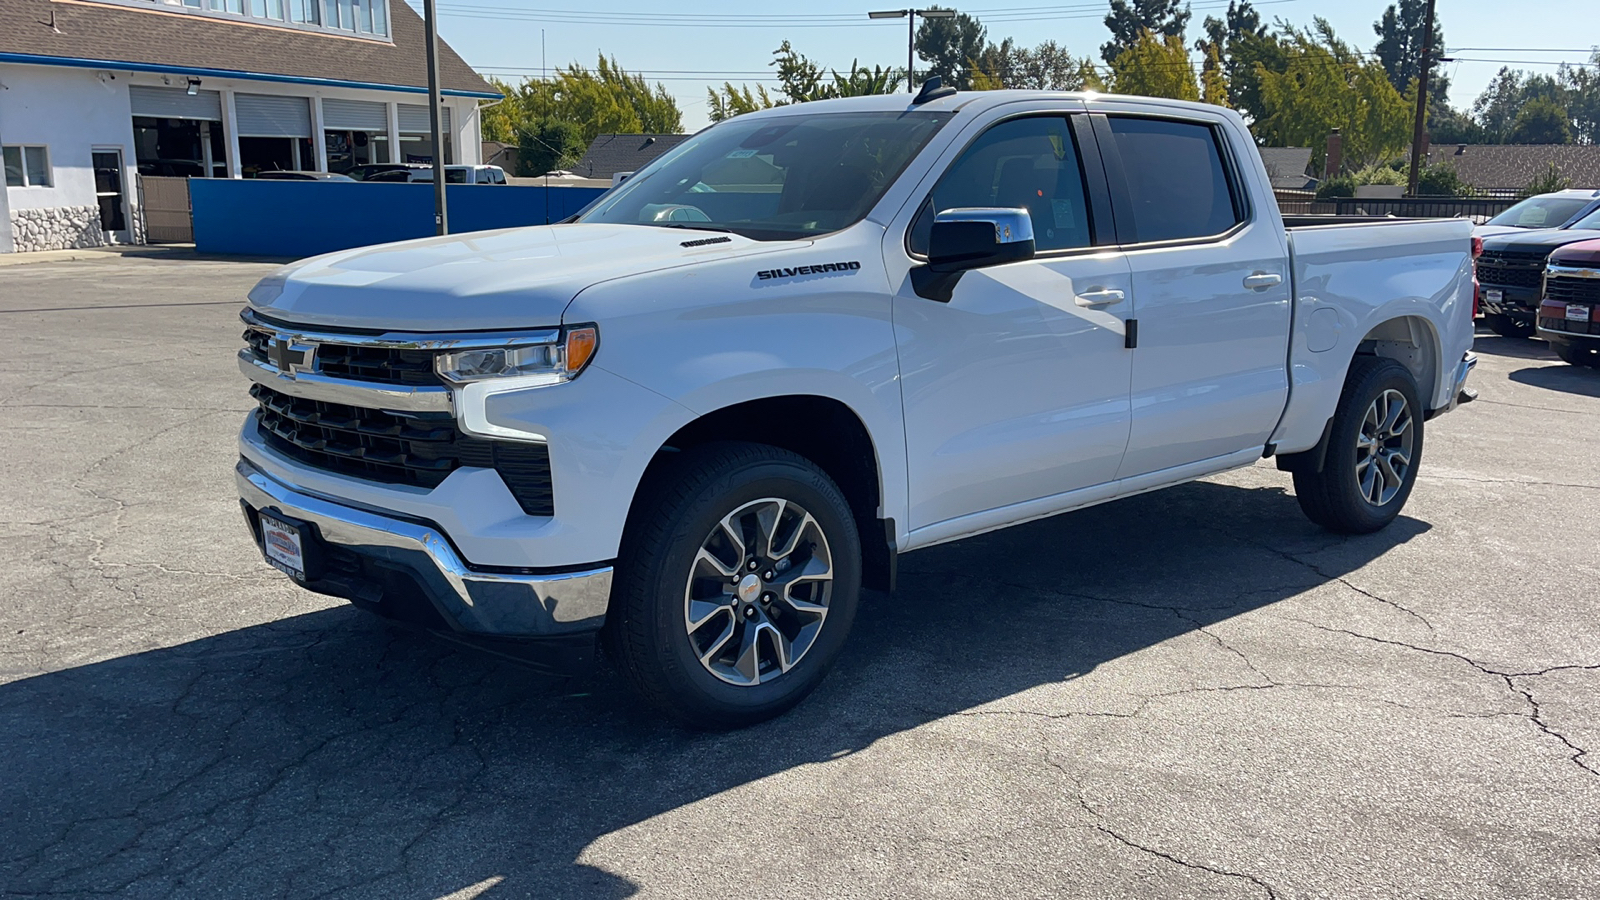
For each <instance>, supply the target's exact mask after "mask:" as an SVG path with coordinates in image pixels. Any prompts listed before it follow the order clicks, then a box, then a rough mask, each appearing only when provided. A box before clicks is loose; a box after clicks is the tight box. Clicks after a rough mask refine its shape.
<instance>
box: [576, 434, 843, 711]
mask: <svg viewBox="0 0 1600 900" xmlns="http://www.w3.org/2000/svg"><path fill="white" fill-rule="evenodd" d="M860 587H861V542H860V538H859V536H858V534H857V532H856V526H855V519H854V517H853V516H852V514H851V510H850V506H849V503H848V502H847V501H846V500H845V498H844V494H843V493H842V492H841V491H840V490H839V488H838V486H837V485H835V484H834V483H833V480H832V479H830V478H829V477H828V476H827V474H826V473H825V472H823V471H822V470H821V469H819V468H818V467H817V466H816V465H815V464H813V463H812V462H811V461H809V460H807V459H805V458H804V457H801V456H799V455H797V454H794V453H790V452H789V451H786V450H780V449H778V448H775V447H768V446H764V445H759V444H742V443H725V444H710V445H706V446H704V447H699V448H694V449H691V450H689V451H685V452H684V453H682V454H680V456H679V458H678V459H676V460H674V461H673V462H672V463H671V464H670V465H669V466H668V467H666V468H665V469H663V470H662V471H661V472H660V473H659V474H658V475H657V476H655V477H653V478H652V479H651V483H650V484H649V485H647V486H646V487H645V489H644V493H643V494H642V495H641V497H640V502H639V504H638V506H637V508H636V509H635V511H634V514H633V515H632V516H631V517H630V522H629V528H628V535H627V537H626V539H625V541H624V547H623V551H622V556H621V558H620V559H619V561H618V582H617V589H616V592H615V593H614V595H613V599H612V614H611V617H610V619H609V621H608V622H607V632H608V645H609V647H610V649H611V652H612V654H613V656H614V657H615V658H616V660H617V662H618V663H619V665H620V666H621V668H622V669H623V671H624V672H626V673H627V675H628V676H629V678H630V680H631V681H632V682H633V684H634V686H635V687H636V688H638V690H639V692H640V693H641V694H643V695H644V696H645V697H646V698H647V699H648V700H650V701H651V702H652V703H654V704H655V705H656V706H657V707H658V708H660V709H661V710H662V711H664V712H666V713H667V714H668V715H669V716H671V717H673V718H675V719H677V720H678V721H680V722H682V723H684V724H687V725H690V726H692V727H697V728H737V727H741V726H744V725H750V724H754V723H756V722H759V721H762V720H764V719H769V718H772V717H773V716H776V715H779V714H781V713H783V712H784V711H786V710H788V709H789V708H790V707H792V706H794V705H795V704H797V703H799V702H800V701H801V700H803V699H804V698H805V697H806V695H807V694H809V693H811V691H812V690H813V689H814V688H816V686H817V684H818V683H819V682H821V680H822V678H823V676H824V675H825V674H827V671H828V668H829V667H830V666H831V665H832V664H833V661H834V659H835V658H837V656H838V654H839V651H840V649H841V648H842V647H843V645H844V640H845V636H846V635H847V634H848V633H849V631H850V626H851V623H852V621H853V620H854V618H855V611H856V603H857V599H858V595H859V593H860Z"/></svg>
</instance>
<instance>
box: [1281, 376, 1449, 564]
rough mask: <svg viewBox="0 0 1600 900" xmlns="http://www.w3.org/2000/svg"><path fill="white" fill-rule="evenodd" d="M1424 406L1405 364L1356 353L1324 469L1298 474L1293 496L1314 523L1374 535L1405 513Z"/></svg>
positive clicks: (1419, 459) (1419, 445)
mask: <svg viewBox="0 0 1600 900" xmlns="http://www.w3.org/2000/svg"><path fill="white" fill-rule="evenodd" d="M1422 413H1423V411H1422V401H1421V397H1420V396H1419V393H1418V391H1417V383H1416V381H1415V379H1413V378H1412V377H1411V372H1410V370H1408V369H1407V368H1406V367H1405V366H1403V365H1401V364H1400V363H1398V362H1396V361H1394V360H1392V359H1384V358H1381V357H1376V356H1358V357H1356V358H1355V360H1354V361H1353V362H1352V363H1351V364H1350V373H1349V374H1348V375H1347V376H1345V382H1344V393H1343V394H1342V395H1341V396H1340V398H1339V407H1338V409H1337V410H1335V412H1334V414H1333V425H1332V428H1331V430H1330V431H1329V433H1328V455H1327V458H1326V460H1325V461H1324V463H1323V466H1322V471H1320V472H1314V471H1310V470H1309V469H1307V470H1296V471H1295V473H1294V492H1295V497H1296V499H1298V500H1299V501H1300V509H1301V510H1302V511H1304V512H1305V514H1306V516H1307V517H1308V518H1310V519H1311V521H1313V522H1315V523H1317V524H1318V525H1321V526H1322V527H1324V528H1326V529H1328V530H1330V531H1337V532H1341V533H1344V534H1370V533H1371V532H1374V531H1377V530H1379V529H1380V528H1383V527H1384V526H1385V525H1388V524H1389V523H1390V522H1393V521H1394V520H1395V517H1396V516H1398V515H1400V509H1401V507H1403V506H1405V503H1406V498H1407V497H1409V496H1411V488H1412V487H1413V486H1414V485H1415V484H1416V481H1417V466H1418V465H1419V464H1420V463H1421V462H1422Z"/></svg>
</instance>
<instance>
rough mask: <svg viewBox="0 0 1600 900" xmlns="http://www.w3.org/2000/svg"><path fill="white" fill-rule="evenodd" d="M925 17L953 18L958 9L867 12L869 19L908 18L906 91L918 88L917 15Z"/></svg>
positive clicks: (909, 91) (910, 91)
mask: <svg viewBox="0 0 1600 900" xmlns="http://www.w3.org/2000/svg"><path fill="white" fill-rule="evenodd" d="M918 16H921V17H922V18H924V19H953V18H955V17H956V11H955V10H953V9H885V10H879V11H877V12H869V13H867V18H869V19H905V20H906V93H908V94H909V93H912V92H914V91H915V90H916V89H917V79H916V77H915V75H914V74H913V72H914V71H915V69H916V62H917V17H918Z"/></svg>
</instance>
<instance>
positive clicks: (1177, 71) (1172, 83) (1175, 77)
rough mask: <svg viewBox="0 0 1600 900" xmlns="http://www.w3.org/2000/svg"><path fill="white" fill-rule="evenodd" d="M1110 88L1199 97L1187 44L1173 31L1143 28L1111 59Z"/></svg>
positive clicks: (1190, 98)
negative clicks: (1161, 32)
mask: <svg viewBox="0 0 1600 900" xmlns="http://www.w3.org/2000/svg"><path fill="white" fill-rule="evenodd" d="M1111 89H1112V90H1113V91H1116V92H1117V93H1119V94H1140V95H1143V96H1146V97H1170V98H1172V99H1174V100H1199V99H1200V84H1199V82H1197V81H1196V80H1195V77H1194V69H1193V68H1191V67H1190V64H1189V48H1188V47H1186V46H1184V43H1183V38H1181V37H1178V36H1177V35H1165V36H1162V35H1158V34H1156V33H1155V32H1153V31H1146V32H1144V33H1143V34H1141V35H1139V37H1138V39H1137V40H1135V41H1134V43H1133V45H1132V46H1130V47H1128V48H1127V49H1126V50H1123V51H1122V52H1121V53H1119V54H1118V55H1117V58H1116V60H1115V61H1113V62H1112V63H1111Z"/></svg>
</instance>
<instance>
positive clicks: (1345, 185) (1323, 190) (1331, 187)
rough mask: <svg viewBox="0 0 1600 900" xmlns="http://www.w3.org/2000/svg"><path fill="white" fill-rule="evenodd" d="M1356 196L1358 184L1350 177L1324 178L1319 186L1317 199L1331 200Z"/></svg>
mask: <svg viewBox="0 0 1600 900" xmlns="http://www.w3.org/2000/svg"><path fill="white" fill-rule="evenodd" d="M1355 195H1356V182H1355V179H1354V178H1351V177H1350V176H1349V175H1340V176H1338V177H1336V178H1324V179H1322V183H1321V184H1319V185H1317V199H1318V200H1331V199H1333V198H1334V197H1354V196H1355Z"/></svg>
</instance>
